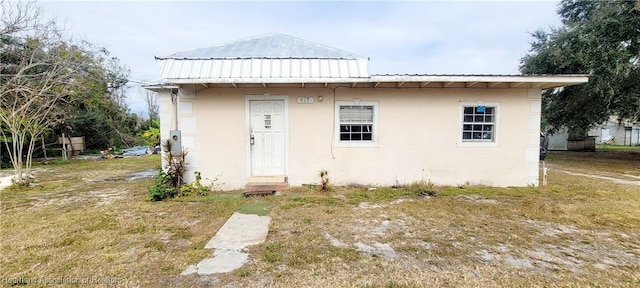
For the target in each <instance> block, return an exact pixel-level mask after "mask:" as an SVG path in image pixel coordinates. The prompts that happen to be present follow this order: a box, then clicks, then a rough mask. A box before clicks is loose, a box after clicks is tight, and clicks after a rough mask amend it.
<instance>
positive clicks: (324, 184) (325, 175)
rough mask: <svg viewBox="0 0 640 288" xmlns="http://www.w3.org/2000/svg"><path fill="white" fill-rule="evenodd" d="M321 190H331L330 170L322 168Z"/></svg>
mask: <svg viewBox="0 0 640 288" xmlns="http://www.w3.org/2000/svg"><path fill="white" fill-rule="evenodd" d="M320 185H321V186H320V190H322V191H329V190H330V189H331V187H330V186H329V172H328V171H327V170H320Z"/></svg>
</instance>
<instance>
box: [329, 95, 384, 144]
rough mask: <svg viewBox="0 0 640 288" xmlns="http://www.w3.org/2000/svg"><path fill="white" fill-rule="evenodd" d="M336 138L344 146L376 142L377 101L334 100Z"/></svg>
mask: <svg viewBox="0 0 640 288" xmlns="http://www.w3.org/2000/svg"><path fill="white" fill-rule="evenodd" d="M336 112H337V113H336V114H337V115H336V120H337V121H336V122H337V123H336V126H337V127H336V128H337V129H336V130H337V131H336V134H337V135H336V138H337V140H338V141H337V142H338V144H342V145H346V146H371V145H372V144H375V143H376V142H377V135H376V134H377V125H378V123H377V122H378V120H377V119H378V117H377V116H378V115H377V113H378V103H377V102H357V103H356V102H351V101H339V102H336Z"/></svg>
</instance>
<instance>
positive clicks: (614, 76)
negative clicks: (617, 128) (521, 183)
mask: <svg viewBox="0 0 640 288" xmlns="http://www.w3.org/2000/svg"><path fill="white" fill-rule="evenodd" d="M638 7H640V1H588V0H575V1H573V0H563V1H562V2H561V3H560V6H559V9H558V13H559V15H560V16H561V17H562V23H563V25H562V27H559V28H552V29H551V31H550V32H546V31H543V30H539V31H536V32H534V33H532V36H533V41H532V43H531V49H530V51H529V53H528V54H527V55H526V56H525V57H523V58H522V60H521V67H520V70H521V72H522V73H523V74H589V75H591V77H590V79H589V83H586V84H582V85H579V86H572V87H567V88H563V89H555V90H548V91H545V93H543V122H544V123H546V124H547V125H548V126H547V127H546V128H547V130H548V131H551V132H555V131H557V130H558V129H560V128H561V127H567V128H568V129H569V134H570V137H571V138H582V137H586V136H587V132H588V131H589V129H590V128H591V127H593V126H594V125H597V124H599V123H602V122H603V121H605V120H606V119H608V118H609V116H611V115H617V116H619V119H628V120H636V121H637V120H640V90H638V89H637V87H640V86H639V85H640V66H639V65H640V63H639V60H640V29H638V27H640V8H638Z"/></svg>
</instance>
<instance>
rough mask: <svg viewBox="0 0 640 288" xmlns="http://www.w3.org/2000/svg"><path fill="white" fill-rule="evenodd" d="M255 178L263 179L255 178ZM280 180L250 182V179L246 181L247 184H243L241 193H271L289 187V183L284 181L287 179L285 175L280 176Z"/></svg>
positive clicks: (261, 194)
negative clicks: (283, 176)
mask: <svg viewBox="0 0 640 288" xmlns="http://www.w3.org/2000/svg"><path fill="white" fill-rule="evenodd" d="M255 180H264V179H255ZM280 180H281V181H278V182H272V181H266V182H262V181H261V182H251V181H250V182H249V183H247V185H245V186H244V193H243V195H244V196H245V197H248V196H265V195H273V194H275V193H276V191H283V190H285V189H287V188H289V183H288V182H287V181H286V180H287V179H286V177H285V178H280ZM282 180H284V181H282Z"/></svg>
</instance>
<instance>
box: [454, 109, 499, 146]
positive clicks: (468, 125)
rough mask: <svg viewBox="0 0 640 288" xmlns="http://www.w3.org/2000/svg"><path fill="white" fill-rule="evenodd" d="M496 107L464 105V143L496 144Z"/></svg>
mask: <svg viewBox="0 0 640 288" xmlns="http://www.w3.org/2000/svg"><path fill="white" fill-rule="evenodd" d="M496 117H497V108H496V107H495V106H484V105H477V106H473V105H464V106H463V107H462V142H495V140H496Z"/></svg>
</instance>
